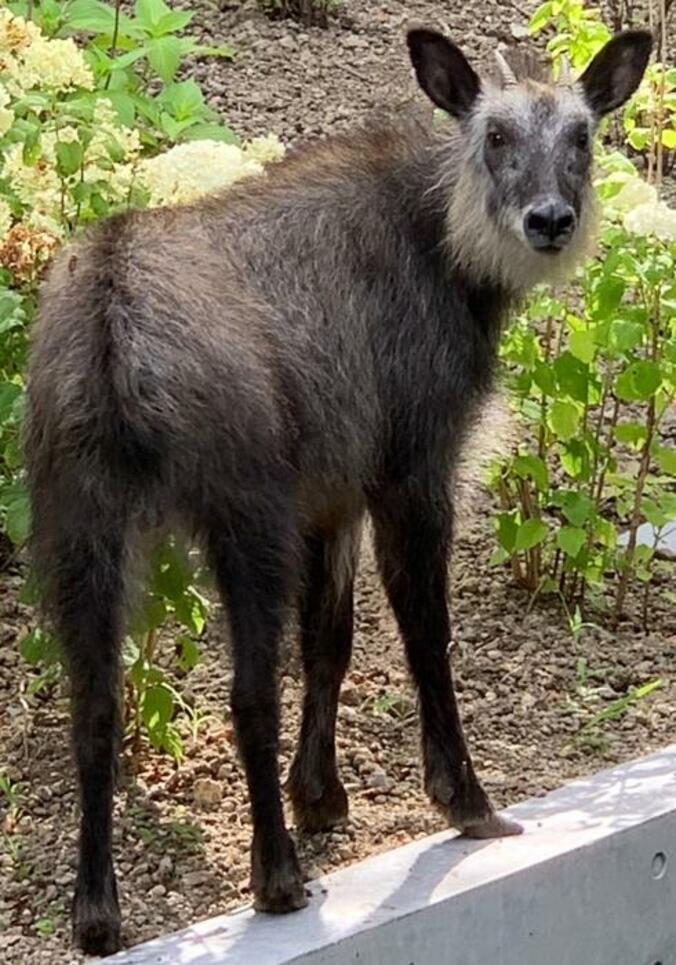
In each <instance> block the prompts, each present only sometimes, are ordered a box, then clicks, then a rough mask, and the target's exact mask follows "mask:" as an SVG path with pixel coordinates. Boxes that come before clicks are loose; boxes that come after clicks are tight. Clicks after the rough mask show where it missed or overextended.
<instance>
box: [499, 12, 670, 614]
mask: <svg viewBox="0 0 676 965" xmlns="http://www.w3.org/2000/svg"><path fill="white" fill-rule="evenodd" d="M552 26H553V27H554V28H555V34H554V36H553V37H552V39H551V40H550V41H549V43H548V47H549V49H550V51H551V52H552V54H553V55H554V57H555V58H560V57H562V56H567V57H568V58H569V59H570V62H571V64H572V67H573V69H578V70H579V69H580V68H582V67H583V66H584V64H585V63H586V62H587V60H588V58H589V57H590V56H592V55H593V54H594V53H595V52H596V51H597V49H599V48H600V47H601V46H602V45H603V44H604V43H605V42H606V40H607V39H608V37H609V35H610V32H609V31H608V29H607V28H606V27H605V26H604V25H603V24H602V23H601V21H600V18H599V15H598V12H597V11H595V10H594V9H593V8H590V7H587V6H586V5H584V4H582V3H580V2H575V0H569V2H561V3H545V4H543V5H542V6H541V7H540V8H539V9H538V10H537V11H536V13H535V14H534V16H533V19H532V21H531V30H532V31H533V32H537V31H539V30H542V29H544V28H546V27H552ZM623 130H624V134H625V136H626V139H627V141H628V143H629V144H630V145H631V147H632V148H633V149H635V150H636V151H641V152H644V154H645V156H646V161H645V164H644V167H645V170H646V172H647V179H644V178H643V177H642V176H641V175H640V174H639V171H638V169H637V167H636V165H635V164H634V163H633V162H632V161H631V160H629V159H628V158H627V157H626V156H625V155H624V154H622V153H619V152H612V151H610V150H608V149H604V148H601V149H600V150H599V156H598V171H599V178H598V182H597V188H598V191H599V194H600V197H601V202H602V207H603V219H602V229H601V244H600V247H601V250H600V252H599V255H598V257H596V258H593V259H592V260H590V261H588V263H587V264H586V266H585V267H584V269H583V270H582V271H581V272H580V273H579V277H578V279H577V282H576V283H575V284H574V285H572V286H570V288H568V289H567V290H566V291H565V292H563V293H556V294H554V293H552V292H549V291H541V292H539V293H538V294H537V295H536V297H535V298H534V299H533V300H532V301H531V303H530V305H529V307H528V309H527V310H526V312H525V313H524V314H523V315H521V316H520V317H519V318H518V319H516V321H515V322H514V324H513V325H512V326H511V327H510V328H509V330H508V331H507V333H506V335H505V338H504V341H503V345H502V352H501V354H502V358H503V361H504V363H505V375H506V379H507V382H508V384H509V386H510V388H511V390H512V393H513V400H514V404H515V408H516V410H517V412H518V414H519V418H520V421H521V424H522V426H523V429H524V436H525V440H526V441H524V442H523V443H521V444H519V446H518V447H517V449H516V451H515V452H513V454H512V455H511V456H510V458H509V459H507V460H505V461H503V462H502V463H501V464H500V465H498V466H497V467H496V468H495V471H494V473H493V475H492V483H493V486H494V487H495V489H496V491H497V493H498V495H499V499H500V503H501V509H500V512H499V513H498V515H497V519H496V530H497V535H498V542H499V549H498V551H497V552H496V554H495V556H494V561H495V562H496V563H502V562H505V561H506V560H510V563H511V566H512V570H513V573H514V575H515V577H516V579H517V580H518V581H519V582H520V583H521V584H523V585H524V586H526V587H527V588H528V589H529V590H531V591H533V592H546V591H552V590H555V591H557V592H562V593H563V594H564V596H565V597H566V599H567V600H569V601H571V600H573V599H577V598H580V597H581V596H582V595H583V594H584V591H585V588H586V587H587V586H589V585H593V586H601V585H602V584H603V583H604V580H605V579H606V578H607V577H608V576H612V577H613V578H614V581H615V582H614V590H615V603H614V613H615V616H617V617H619V616H620V615H621V613H622V611H623V608H624V603H625V598H626V593H627V589H628V587H629V585H630V583H631V581H632V580H634V579H638V580H639V581H642V582H643V583H644V585H645V587H646V590H645V592H646V597H645V599H646V600H647V588H648V586H649V584H650V580H651V578H652V574H653V563H654V555H655V547H654V546H652V547H651V546H648V545H643V544H642V543H639V542H638V541H637V530H638V527H639V525H640V524H641V523H642V522H644V521H646V520H647V521H648V522H649V523H652V524H653V526H654V527H655V528H656V539H657V538H658V536H659V531H660V529H661V528H663V527H664V526H665V525H666V524H667V523H668V522H670V521H671V520H674V519H676V494H675V493H674V481H675V478H676V453H674V450H673V446H670V445H669V443H668V440H667V437H666V435H665V434H664V427H665V419H666V417H667V415H668V413H669V410H670V407H671V406H672V404H673V400H674V396H675V394H676V210H674V209H673V208H671V207H669V206H668V205H667V204H666V203H665V202H663V201H661V200H660V199H659V191H658V188H659V182H660V176H661V170H662V161H663V159H664V152H665V150H669V149H671V148H672V147H673V146H674V145H675V144H676V70H674V69H667V68H665V67H663V66H662V65H659V64H656V65H653V66H652V67H650V68H649V70H648V72H647V75H646V78H645V80H644V82H643V84H642V85H641V87H640V89H639V91H638V92H637V93H636V95H635V96H634V97H633V98H632V100H631V101H630V102H629V104H628V105H627V107H626V110H625V112H624V119H623ZM621 529H626V530H627V533H628V537H627V538H626V540H625V541H624V543H623V544H622V545H620V541H619V540H618V535H619V531H620V530H621ZM644 609H645V608H644Z"/></svg>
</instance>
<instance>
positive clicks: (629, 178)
mask: <svg viewBox="0 0 676 965" xmlns="http://www.w3.org/2000/svg"><path fill="white" fill-rule="evenodd" d="M611 179H612V180H613V181H615V182H618V181H619V182H620V183H621V185H622V186H621V188H620V189H619V191H618V192H617V193H616V194H615V195H613V197H612V198H610V199H609V200H608V201H607V203H606V204H607V212H608V214H609V215H610V217H611V218H613V219H615V220H619V221H621V223H622V225H623V227H624V229H625V231H627V232H628V233H629V234H632V235H640V236H642V237H655V238H659V239H660V241H668V242H671V241H676V209H674V208H672V207H670V206H669V205H668V204H667V203H666V202H665V201H660V199H659V196H658V194H657V190H656V188H655V186H654V185H652V184H649V183H648V182H647V181H644V179H643V178H641V177H639V176H638V174H624V173H619V172H616V173H615V174H614V175H613V176H612V177H611V178H609V179H606V180H607V181H610V180H611Z"/></svg>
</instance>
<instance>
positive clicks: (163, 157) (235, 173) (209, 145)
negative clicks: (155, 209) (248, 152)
mask: <svg viewBox="0 0 676 965" xmlns="http://www.w3.org/2000/svg"><path fill="white" fill-rule="evenodd" d="M262 171H263V166H262V165H261V164H259V163H258V161H254V160H251V159H249V158H247V157H245V155H244V153H243V152H242V150H241V149H240V148H239V147H237V146H235V145H234V144H224V143H222V142H221V141H211V140H204V141H189V142H188V143H187V144H177V145H176V146H175V147H172V148H171V149H170V150H169V151H167V152H166V153H165V154H159V155H157V157H154V158H149V159H148V160H147V161H143V162H142V163H141V164H140V165H139V175H140V180H141V181H142V183H143V184H144V185H145V187H146V188H147V190H148V191H149V193H150V204H151V205H161V204H180V203H182V202H187V201H194V200H195V199H196V198H199V197H201V196H202V195H204V194H209V193H211V192H213V191H218V190H221V189H223V188H228V187H230V186H231V185H232V184H234V183H235V182H236V181H240V180H241V179H242V178H247V177H251V176H252V175H256V174H261V173H262Z"/></svg>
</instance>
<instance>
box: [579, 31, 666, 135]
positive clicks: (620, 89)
mask: <svg viewBox="0 0 676 965" xmlns="http://www.w3.org/2000/svg"><path fill="white" fill-rule="evenodd" d="M652 46H653V38H652V34H649V33H648V32H647V31H646V30H627V31H625V32H624V33H621V34H617V36H616V37H613V39H612V40H609V41H608V43H607V44H606V45H605V47H604V48H603V49H602V50H600V51H599V52H598V54H597V55H596V57H594V59H593V60H592V62H591V64H590V65H589V66H588V67H587V69H586V70H585V72H584V74H583V75H582V77H581V78H580V81H579V83H580V84H581V86H582V90H583V91H584V96H585V99H586V101H587V103H588V104H589V106H590V108H591V109H592V111H593V112H594V113H595V114H596V116H597V117H603V115H604V114H608V113H609V112H610V111H614V110H615V108H616V107H619V106H620V105H621V104H624V102H625V101H626V100H628V99H629V98H630V97H631V95H632V94H633V93H634V91H635V90H636V88H637V87H638V85H639V84H640V83H641V78H642V77H643V73H644V71H645V69H646V67H647V65H648V58H649V57H650V51H651V50H652Z"/></svg>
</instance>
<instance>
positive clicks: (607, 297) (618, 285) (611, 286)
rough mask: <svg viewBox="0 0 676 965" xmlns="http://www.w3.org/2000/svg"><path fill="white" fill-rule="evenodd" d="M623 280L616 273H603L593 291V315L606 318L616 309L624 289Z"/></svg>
mask: <svg viewBox="0 0 676 965" xmlns="http://www.w3.org/2000/svg"><path fill="white" fill-rule="evenodd" d="M625 287H626V285H625V281H624V279H623V278H618V276H617V275H605V276H604V277H603V280H602V281H600V282H599V284H598V285H597V287H596V289H595V291H594V302H595V305H594V315H595V316H596V317H598V318H608V317H610V316H611V315H612V314H613V312H615V311H616V309H617V307H618V306H619V304H620V302H621V301H622V297H623V295H624V291H625Z"/></svg>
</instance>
